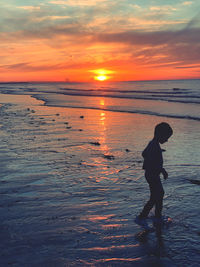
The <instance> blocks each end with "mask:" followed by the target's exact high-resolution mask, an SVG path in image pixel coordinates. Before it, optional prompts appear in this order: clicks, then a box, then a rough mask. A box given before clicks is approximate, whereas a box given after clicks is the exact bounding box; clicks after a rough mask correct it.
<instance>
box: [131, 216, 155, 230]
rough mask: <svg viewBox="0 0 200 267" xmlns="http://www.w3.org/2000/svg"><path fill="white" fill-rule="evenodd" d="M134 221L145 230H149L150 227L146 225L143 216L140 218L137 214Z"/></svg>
mask: <svg viewBox="0 0 200 267" xmlns="http://www.w3.org/2000/svg"><path fill="white" fill-rule="evenodd" d="M135 223H136V224H138V225H140V226H142V227H143V228H144V229H146V230H150V229H151V227H149V226H148V224H147V222H146V219H145V218H140V217H139V216H137V217H136V218H135Z"/></svg>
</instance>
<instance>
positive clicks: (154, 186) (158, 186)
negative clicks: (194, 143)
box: [135, 122, 173, 227]
mask: <svg viewBox="0 0 200 267" xmlns="http://www.w3.org/2000/svg"><path fill="white" fill-rule="evenodd" d="M172 134H173V130H172V128H171V127H170V125H169V124H168V123H166V122H162V123H160V124H158V125H156V127H155V130H154V138H153V140H152V141H150V142H149V144H148V145H147V147H146V148H145V150H144V151H143V152H142V156H143V158H144V163H143V169H144V170H145V178H146V180H147V182H148V184H149V188H150V193H151V195H150V199H149V201H148V202H147V203H146V204H145V206H144V208H143V210H142V212H141V213H140V215H139V216H137V217H136V220H135V222H136V223H137V224H139V225H142V226H144V227H146V226H148V225H147V223H146V221H145V219H146V218H147V217H148V214H149V212H150V210H151V209H152V208H153V206H154V205H155V222H156V223H161V222H162V207H163V196H164V190H163V187H162V183H161V180H160V174H161V173H162V175H163V177H164V179H167V178H168V173H167V172H166V170H165V169H164V168H163V157H162V151H163V150H162V149H161V148H160V144H163V143H165V142H167V141H168V139H169V138H170V136H171V135H172ZM159 143H160V144H159Z"/></svg>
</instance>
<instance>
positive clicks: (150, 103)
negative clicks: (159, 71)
mask: <svg viewBox="0 0 200 267" xmlns="http://www.w3.org/2000/svg"><path fill="white" fill-rule="evenodd" d="M194 82H195V84H194ZM189 85H191V89H189ZM164 88H165V89H164ZM199 88H200V80H198V81H192V80H191V81H187V82H185V81H179V82H178V83H177V82H174V81H171V82H169V81H157V82H143V83H141V82H135V83H134V82H119V83H112V84H109V85H105V86H100V85H99V84H98V85H97V84H96V85H94V84H88V83H82V84H81V83H68V84H66V83H6V84H0V92H1V93H6V94H29V95H32V96H33V97H35V98H37V99H40V100H43V101H44V102H45V104H46V105H51V106H59V107H70V108H82V109H83V108H86V109H98V110H107V111H113V112H126V113H138V114H146V115H155V116H164V117H169V118H179V119H189V120H198V121H199V120H200V116H199V114H200V112H197V110H199V104H200V89H199ZM101 97H103V98H105V99H107V100H106V101H105V102H106V105H105V106H99V104H98V103H97V102H98V101H99V100H97V99H99V98H101ZM88 103H89V104H88ZM107 103H108V104H107Z"/></svg>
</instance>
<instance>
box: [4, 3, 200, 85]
mask: <svg viewBox="0 0 200 267" xmlns="http://www.w3.org/2000/svg"><path fill="white" fill-rule="evenodd" d="M196 10H198V1H197V0H194V1H178V0H174V1H173V2H171V4H170V2H169V3H168V4H166V3H163V1H161V0H158V1H157V3H156V4H155V1H151V0H150V1H139V0H136V1H134V3H133V1H131V0H124V1H119V0H116V1H107V0H77V1H72V0H63V1H60V0H54V1H53V0H42V1H41V0H35V1H31V3H29V4H27V1H25V0H21V1H20V3H19V1H18V3H16V1H11V2H10V3H9V4H8V3H6V2H4V3H2V4H1V11H0V12H1V16H0V22H1V29H0V38H1V43H0V57H1V62H0V82H6V81H15V82H17V81H69V82H93V81H97V82H98V81H99V82H101V81H129V80H162V79H163V80H170V79H198V78H200V63H199V62H200V19H199V14H198V12H197V11H196ZM91 14H92V15H91ZM95 70H107V71H108V73H104V74H103V73H95ZM109 71H110V72H109Z"/></svg>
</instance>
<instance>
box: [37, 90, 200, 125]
mask: <svg viewBox="0 0 200 267" xmlns="http://www.w3.org/2000/svg"><path fill="white" fill-rule="evenodd" d="M33 97H35V98H36V99H38V100H42V101H44V105H46V106H54V107H64V108H75V109H92V110H102V111H111V112H121V113H132V114H144V115H151V116H152V115H153V116H159V117H166V118H176V119H187V120H195V121H200V117H197V116H192V115H184V114H169V113H167V112H166V113H165V112H156V111H151V110H139V109H134V108H132V109H131V110H128V109H122V108H120V106H116V107H114V108H110V107H104V108H103V107H95V106H93V107H91V106H87V105H86V106H84V105H77V104H76V105H75V106H74V105H70V104H67V103H66V104H63V102H61V103H59V101H52V100H48V97H45V96H44V95H42V96H41V95H34V96H33Z"/></svg>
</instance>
